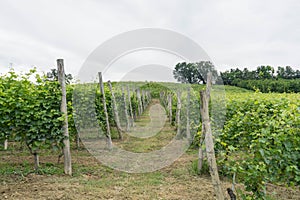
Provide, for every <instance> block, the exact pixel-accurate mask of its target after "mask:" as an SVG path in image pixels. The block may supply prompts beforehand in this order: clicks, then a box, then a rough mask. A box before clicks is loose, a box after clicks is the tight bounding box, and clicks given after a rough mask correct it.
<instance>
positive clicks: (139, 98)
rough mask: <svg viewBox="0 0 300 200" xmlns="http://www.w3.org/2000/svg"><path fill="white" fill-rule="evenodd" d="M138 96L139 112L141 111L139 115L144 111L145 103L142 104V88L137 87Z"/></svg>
mask: <svg viewBox="0 0 300 200" xmlns="http://www.w3.org/2000/svg"><path fill="white" fill-rule="evenodd" d="M136 96H137V99H138V112H139V115H142V113H143V104H142V100H141V92H140V88H137V89H136Z"/></svg>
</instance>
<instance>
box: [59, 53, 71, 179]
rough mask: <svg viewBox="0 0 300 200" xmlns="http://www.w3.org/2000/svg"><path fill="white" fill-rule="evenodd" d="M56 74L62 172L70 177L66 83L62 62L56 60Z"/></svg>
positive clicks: (61, 60)
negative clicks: (58, 92)
mask: <svg viewBox="0 0 300 200" xmlns="http://www.w3.org/2000/svg"><path fill="white" fill-rule="evenodd" d="M57 72H58V81H59V83H60V86H61V93H62V98H61V106H60V110H61V112H62V113H63V114H64V116H65V119H64V124H63V134H64V136H65V139H64V140H63V143H64V149H63V152H64V171H65V174H68V175H72V163H71V152H70V139H69V131H68V112H67V97H66V81H65V70H64V60H63V59H57Z"/></svg>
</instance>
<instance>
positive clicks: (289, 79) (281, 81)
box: [221, 66, 300, 93]
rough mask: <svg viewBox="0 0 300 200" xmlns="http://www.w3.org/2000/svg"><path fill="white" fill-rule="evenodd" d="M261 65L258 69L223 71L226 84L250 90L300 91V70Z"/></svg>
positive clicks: (222, 75)
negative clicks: (275, 68) (276, 68)
mask: <svg viewBox="0 0 300 200" xmlns="http://www.w3.org/2000/svg"><path fill="white" fill-rule="evenodd" d="M276 72H277V73H276V74H275V70H274V68H273V67H271V66H259V67H257V69H256V70H253V71H249V70H248V69H247V68H245V69H244V70H243V71H242V70H240V69H238V68H236V69H230V70H227V71H225V72H221V77H222V79H223V82H224V84H225V85H234V86H238V87H242V88H246V89H249V90H256V89H259V90H260V91H261V92H264V93H266V92H280V93H283V92H300V71H299V70H293V69H292V68H291V67H290V66H286V67H285V68H283V67H280V66H279V67H278V70H277V71H276Z"/></svg>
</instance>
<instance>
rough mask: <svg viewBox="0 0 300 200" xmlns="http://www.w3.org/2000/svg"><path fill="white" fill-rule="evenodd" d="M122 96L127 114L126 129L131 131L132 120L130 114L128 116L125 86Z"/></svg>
mask: <svg viewBox="0 0 300 200" xmlns="http://www.w3.org/2000/svg"><path fill="white" fill-rule="evenodd" d="M122 97H123V101H124V114H125V119H126V131H129V127H130V122H129V116H128V111H127V102H126V96H125V90H124V87H122Z"/></svg>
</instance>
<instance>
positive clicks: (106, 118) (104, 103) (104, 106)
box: [98, 72, 112, 149]
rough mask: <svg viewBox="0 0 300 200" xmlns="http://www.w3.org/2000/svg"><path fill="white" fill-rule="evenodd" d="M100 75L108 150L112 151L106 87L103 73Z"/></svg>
mask: <svg viewBox="0 0 300 200" xmlns="http://www.w3.org/2000/svg"><path fill="white" fill-rule="evenodd" d="M98 75H99V85H100V92H101V94H102V104H103V110H104V115H105V122H106V142H107V147H108V149H112V141H111V134H110V126H109V117H108V112H107V107H106V98H105V91H104V85H103V79H102V72H98Z"/></svg>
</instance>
